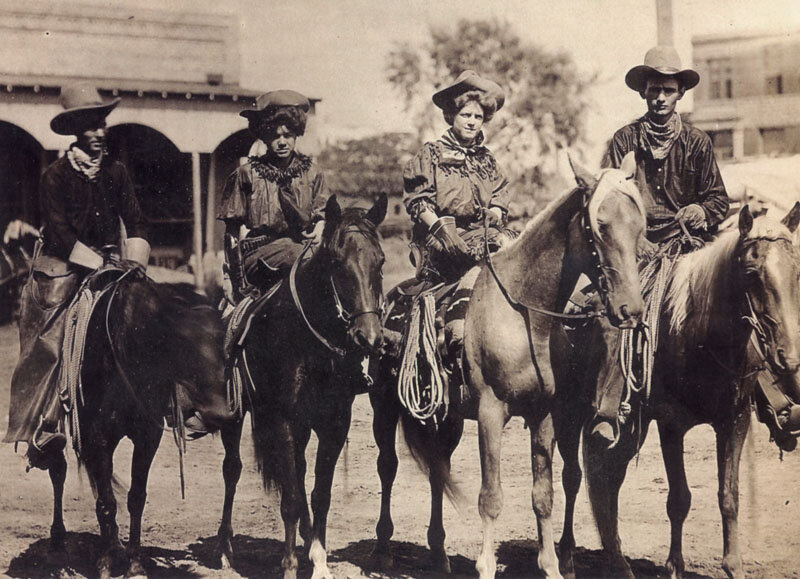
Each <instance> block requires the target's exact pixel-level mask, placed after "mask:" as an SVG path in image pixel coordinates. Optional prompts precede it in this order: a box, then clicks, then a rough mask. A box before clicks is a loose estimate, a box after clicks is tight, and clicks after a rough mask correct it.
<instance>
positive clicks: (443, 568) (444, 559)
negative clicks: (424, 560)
mask: <svg viewBox="0 0 800 579" xmlns="http://www.w3.org/2000/svg"><path fill="white" fill-rule="evenodd" d="M431 567H432V568H433V570H434V571H436V572H437V573H445V574H448V575H449V574H450V573H451V572H452V570H451V569H450V558H449V557H448V556H447V554H446V553H431Z"/></svg>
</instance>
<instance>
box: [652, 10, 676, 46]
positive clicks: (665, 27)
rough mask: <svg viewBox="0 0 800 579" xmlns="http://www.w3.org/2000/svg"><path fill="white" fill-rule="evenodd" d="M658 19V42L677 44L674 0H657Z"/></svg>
mask: <svg viewBox="0 0 800 579" xmlns="http://www.w3.org/2000/svg"><path fill="white" fill-rule="evenodd" d="M656 20H657V21H658V33H657V34H658V36H657V44H659V45H662V46H675V34H674V31H673V24H672V0H656Z"/></svg>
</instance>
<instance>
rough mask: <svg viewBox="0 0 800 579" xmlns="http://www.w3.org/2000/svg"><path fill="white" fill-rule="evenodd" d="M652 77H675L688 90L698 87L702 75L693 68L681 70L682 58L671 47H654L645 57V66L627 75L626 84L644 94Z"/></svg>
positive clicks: (642, 65)
mask: <svg viewBox="0 0 800 579" xmlns="http://www.w3.org/2000/svg"><path fill="white" fill-rule="evenodd" d="M652 75H661V76H672V77H675V78H677V79H678V82H680V83H681V85H682V86H683V88H684V89H686V90H689V89H690V88H694V87H696V86H697V83H698V82H700V75H699V74H697V72H695V71H694V70H692V69H691V68H686V69H683V70H681V57H680V56H678V51H677V50H675V49H674V48H673V47H671V46H654V47H653V48H651V49H650V50H648V51H647V54H645V55H644V64H640V65H639V66H634V67H633V68H632V69H630V70H629V71H628V74H626V75H625V84H627V85H628V87H630V88H632V89H633V90H635V91H636V92H642V91H644V89H645V85H647V79H648V78H650V77H651V76H652Z"/></svg>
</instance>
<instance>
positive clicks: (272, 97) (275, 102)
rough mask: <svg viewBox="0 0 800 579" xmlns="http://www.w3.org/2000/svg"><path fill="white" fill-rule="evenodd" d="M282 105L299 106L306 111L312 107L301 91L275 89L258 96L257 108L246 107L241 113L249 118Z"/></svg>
mask: <svg viewBox="0 0 800 579" xmlns="http://www.w3.org/2000/svg"><path fill="white" fill-rule="evenodd" d="M282 107H297V108H299V109H300V110H302V111H303V112H304V113H307V112H308V109H310V108H311V103H310V102H309V100H308V99H307V98H306V97H305V96H304V95H302V94H300V93H299V92H296V91H293V90H274V91H272V92H268V93H265V94H262V95H261V96H260V97H258V98H257V99H256V104H255V108H252V109H245V110H243V111H242V112H240V113H239V114H240V115H241V116H243V117H244V118H246V119H248V120H249V119H251V118H253V117H257V116H260V115H262V114H264V113H265V112H267V111H270V110H274V109H278V108H282Z"/></svg>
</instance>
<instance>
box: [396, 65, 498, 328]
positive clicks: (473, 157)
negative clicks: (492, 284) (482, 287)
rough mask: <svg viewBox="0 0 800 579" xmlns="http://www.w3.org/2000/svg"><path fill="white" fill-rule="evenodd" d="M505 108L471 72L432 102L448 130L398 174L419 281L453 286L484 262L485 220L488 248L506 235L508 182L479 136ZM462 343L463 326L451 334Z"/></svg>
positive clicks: (492, 85) (492, 88)
mask: <svg viewBox="0 0 800 579" xmlns="http://www.w3.org/2000/svg"><path fill="white" fill-rule="evenodd" d="M504 102H505V95H504V93H503V89H502V88H500V86H499V85H497V84H496V83H494V82H492V81H490V80H487V79H484V78H481V77H480V76H478V75H477V74H476V73H475V72H473V71H471V70H467V71H464V72H463V73H461V75H460V76H459V77H458V79H456V81H455V82H454V83H453V84H451V85H450V86H448V87H446V88H444V89H442V90H440V91H439V92H437V93H436V94H434V95H433V103H434V104H435V105H436V106H437V107H439V108H440V109H442V112H443V114H444V119H445V121H446V122H447V124H448V125H450V129H448V130H447V132H445V133H444V135H442V136H441V137H440V138H439V139H437V140H436V141H431V142H428V143H425V144H424V145H423V146H422V149H421V150H420V151H419V152H418V153H417V154H416V155H415V156H414V158H413V159H411V161H410V162H409V163H408V165H406V167H405V170H404V172H403V185H404V191H405V192H404V195H403V201H404V202H405V205H406V209H407V210H408V213H409V214H410V215H411V219H412V221H413V223H414V227H413V232H412V241H413V244H414V245H413V247H415V250H414V251H413V252H412V262H414V265H415V266H416V268H417V278H418V279H420V280H431V281H436V282H438V281H444V282H447V283H452V282H454V281H457V280H458V279H459V278H461V277H462V276H463V275H464V273H466V272H467V271H468V270H469V269H470V268H472V267H473V266H475V265H477V264H478V263H479V262H480V260H481V259H482V258H483V257H484V227H483V226H484V222H485V221H484V220H486V222H487V223H488V225H489V226H490V229H489V231H488V237H489V241H490V244H491V245H490V247H491V249H492V250H496V249H497V248H498V247H500V246H502V245H503V243H504V242H505V241H507V240H508V239H510V238H511V235H510V234H509V233H508V232H506V230H505V229H504V227H505V224H506V221H507V211H508V203H509V192H508V181H507V180H506V178H505V177H504V176H503V173H502V172H501V171H500V169H499V168H498V166H497V162H496V161H495V158H494V156H493V155H492V153H491V152H490V151H489V149H487V148H486V147H485V146H484V144H483V140H484V137H483V132H482V131H481V128H482V127H483V124H484V123H485V122H488V121H490V120H491V119H492V117H493V116H494V114H495V112H497V111H498V110H499V109H500V108H502V106H503V103H504ZM449 326H450V324H448V328H447V330H449V331H448V333H451V334H452V336H451V338H450V340H451V342H455V343H460V342H461V341H462V340H463V320H461V323H460V324H456V325H455V326H453V327H449Z"/></svg>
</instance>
